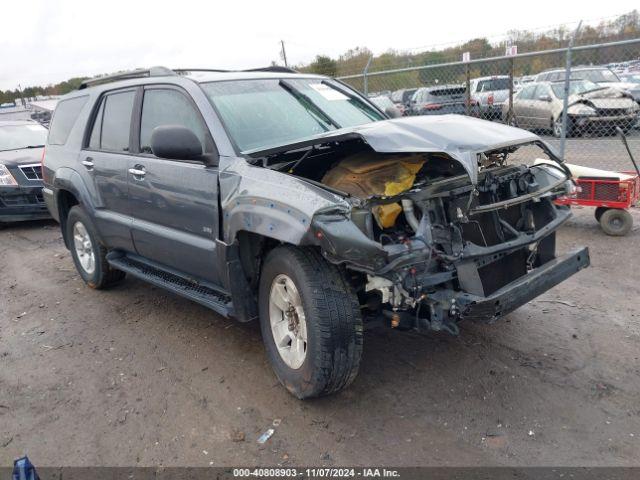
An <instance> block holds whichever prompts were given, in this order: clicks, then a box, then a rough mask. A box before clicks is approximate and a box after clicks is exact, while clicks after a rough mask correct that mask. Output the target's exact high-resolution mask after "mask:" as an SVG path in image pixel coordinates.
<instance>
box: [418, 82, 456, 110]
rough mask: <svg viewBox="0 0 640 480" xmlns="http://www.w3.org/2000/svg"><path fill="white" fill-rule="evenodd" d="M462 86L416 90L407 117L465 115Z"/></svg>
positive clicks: (440, 86)
mask: <svg viewBox="0 0 640 480" xmlns="http://www.w3.org/2000/svg"><path fill="white" fill-rule="evenodd" d="M466 91H467V90H466V88H465V86H464V85H439V86H435V87H422V88H419V89H418V90H416V92H415V93H414V94H413V97H411V102H410V103H409V115H444V114H446V113H458V114H460V115H464V114H466V113H467V107H466Z"/></svg>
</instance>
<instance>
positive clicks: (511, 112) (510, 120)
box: [505, 57, 516, 125]
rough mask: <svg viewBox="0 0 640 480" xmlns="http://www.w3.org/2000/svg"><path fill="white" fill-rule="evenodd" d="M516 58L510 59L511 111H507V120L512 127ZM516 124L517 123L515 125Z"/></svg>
mask: <svg viewBox="0 0 640 480" xmlns="http://www.w3.org/2000/svg"><path fill="white" fill-rule="evenodd" d="M515 62H516V60H515V58H514V57H511V58H510V59H509V109H508V110H507V118H506V119H505V120H506V121H507V123H508V124H509V125H511V124H512V123H514V122H512V120H513V72H514V68H515ZM514 124H515V123H514Z"/></svg>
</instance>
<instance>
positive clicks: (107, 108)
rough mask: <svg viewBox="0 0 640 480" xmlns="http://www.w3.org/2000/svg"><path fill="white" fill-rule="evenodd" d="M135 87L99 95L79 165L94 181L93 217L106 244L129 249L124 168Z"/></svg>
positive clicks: (128, 143)
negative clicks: (96, 196) (94, 206)
mask: <svg viewBox="0 0 640 480" xmlns="http://www.w3.org/2000/svg"><path fill="white" fill-rule="evenodd" d="M136 91H137V89H136V88H131V89H124V90H116V91H112V92H108V93H106V94H104V95H103V96H102V97H101V99H100V100H99V102H98V105H97V109H96V111H95V112H94V115H93V125H92V128H91V132H90V135H89V139H88V144H87V146H86V148H85V149H84V150H83V151H82V152H81V156H80V163H81V165H80V166H79V168H81V169H84V170H85V171H86V172H87V173H88V175H90V176H91V178H92V179H93V182H94V187H95V190H96V192H97V195H98V198H97V202H96V207H97V208H96V213H95V221H96V224H97V227H98V230H99V231H100V235H101V237H102V239H103V241H104V242H105V243H106V245H107V246H108V247H109V248H120V249H123V250H127V251H133V242H132V240H131V233H130V230H129V228H130V224H131V218H130V216H129V200H128V185H127V168H128V165H129V153H130V143H131V138H130V134H131V118H132V115H133V106H134V101H135V98H136Z"/></svg>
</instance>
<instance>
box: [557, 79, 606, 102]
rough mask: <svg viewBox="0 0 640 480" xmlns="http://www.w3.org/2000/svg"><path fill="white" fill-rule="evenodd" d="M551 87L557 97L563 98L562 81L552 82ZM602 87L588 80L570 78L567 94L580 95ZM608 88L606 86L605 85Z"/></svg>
mask: <svg viewBox="0 0 640 480" xmlns="http://www.w3.org/2000/svg"><path fill="white" fill-rule="evenodd" d="M551 88H552V89H553V93H554V94H555V96H556V97H558V98H564V83H563V82H560V83H554V84H553V85H551ZM601 88H602V87H601V86H599V85H596V84H595V83H593V82H590V81H589V80H571V81H570V82H569V96H571V95H580V94H582V93H586V92H590V91H591V90H599V89H601ZM607 88H608V87H607Z"/></svg>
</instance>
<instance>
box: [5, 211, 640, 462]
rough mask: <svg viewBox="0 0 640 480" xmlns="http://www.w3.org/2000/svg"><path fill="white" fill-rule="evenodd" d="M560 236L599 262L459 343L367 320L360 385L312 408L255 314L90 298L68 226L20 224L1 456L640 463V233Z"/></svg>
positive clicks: (11, 233)
mask: <svg viewBox="0 0 640 480" xmlns="http://www.w3.org/2000/svg"><path fill="white" fill-rule="evenodd" d="M633 213H634V217H635V221H636V225H640V211H639V210H637V209H636V210H635V211H634V212H633ZM559 237H560V242H559V243H560V248H561V249H564V250H567V249H569V248H571V247H572V246H574V245H581V244H587V245H588V246H589V247H590V249H591V256H592V266H591V268H589V269H588V270H585V271H583V272H581V273H579V274H578V275H577V276H575V277H573V278H572V279H570V280H569V281H567V282H565V283H564V284H562V285H560V286H559V287H556V288H555V289H553V290H552V291H550V292H548V293H547V294H545V295H544V296H542V297H540V298H538V299H537V300H536V301H534V302H531V303H530V304H528V305H526V306H525V307H523V308H521V309H520V310H518V311H516V312H514V313H512V314H511V315H509V316H508V317H507V318H506V319H504V320H503V321H501V322H500V323H498V324H495V325H492V326H483V325H474V324H465V325H464V326H463V328H462V334H461V336H460V337H458V338H453V337H450V336H447V335H435V334H434V335H431V336H428V337H420V336H417V335H413V334H407V333H400V332H390V331H386V330H374V331H370V332H367V333H366V335H365V352H364V358H363V362H362V367H361V371H360V375H359V377H358V378H357V380H356V381H355V383H354V384H353V386H352V387H351V388H349V389H348V390H346V391H344V392H343V393H341V394H339V395H337V396H333V397H328V398H323V399H319V400H314V401H307V402H300V401H298V400H296V399H294V398H292V397H291V396H290V395H289V394H287V393H286V392H285V391H284V389H283V388H281V387H280V386H279V385H278V383H277V381H276V379H275V377H274V375H273V374H272V372H271V370H270V368H269V365H268V364H267V360H266V357H265V354H264V351H263V347H262V343H261V339H260V332H259V328H258V326H257V325H254V324H249V325H239V324H236V323H234V322H233V321H229V320H225V319H223V318H220V317H218V316H216V315H215V314H213V313H211V312H210V311H208V310H206V309H205V308H203V307H200V306H198V305H196V304H194V303H191V302H189V301H187V300H184V299H182V298H179V297H176V296H173V295H171V294H168V293H165V292H163V291H161V290H159V289H155V288H153V287H151V286H149V285H147V284H145V283H143V282H141V281H138V280H135V279H127V280H126V281H125V282H124V283H123V284H122V285H120V286H118V287H117V288H114V289H112V290H109V291H100V292H98V291H93V290H90V289H88V288H86V287H85V286H84V284H83V283H82V281H81V280H80V278H79V276H78V275H77V274H76V273H75V270H74V268H73V265H72V262H71V259H70V257H69V253H68V252H67V251H66V250H65V248H64V246H63V244H62V240H61V236H60V233H59V230H58V227H57V225H56V224H54V223H30V224H23V225H19V226H12V227H9V228H6V229H4V230H2V231H0V258H1V259H2V275H1V276H0V295H1V297H0V359H1V364H0V365H1V368H0V465H10V464H11V462H12V460H13V459H14V458H15V457H18V456H19V455H22V454H24V453H27V454H28V455H29V457H30V458H31V459H32V461H33V462H34V463H35V464H36V465H119V466H132V465H209V464H214V465H238V464H240V465H252V464H261V465H267V464H269V465H275V464H289V465H303V464H313V465H319V464H325V465H341V464H352V465H363V464H364V465H371V464H376V465H393V466H404V465H566V466H571V465H640V403H639V402H638V399H639V398H640V375H639V374H640V362H639V361H638V357H639V352H640V304H639V302H638V294H639V293H640V285H639V281H638V280H640V275H639V274H638V261H637V259H636V254H637V252H638V251H640V231H639V229H638V227H636V229H635V230H634V231H633V232H632V233H631V234H630V235H629V236H628V237H626V238H610V237H606V236H605V235H604V234H603V233H602V232H601V231H600V229H599V228H598V226H597V224H596V223H595V220H594V219H593V217H592V210H589V209H578V210H575V217H574V219H573V220H572V221H571V222H570V224H568V225H567V226H566V227H564V228H563V229H562V230H561V231H560V233H559ZM274 422H275V424H276V425H277V426H275V427H273V428H274V429H275V434H274V435H273V437H272V438H271V439H270V440H269V441H268V442H267V443H266V444H264V445H259V444H258V443H257V441H256V440H257V438H258V436H259V435H260V434H261V433H262V432H264V431H265V430H266V429H267V428H269V427H271V426H272V425H273V424H274Z"/></svg>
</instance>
